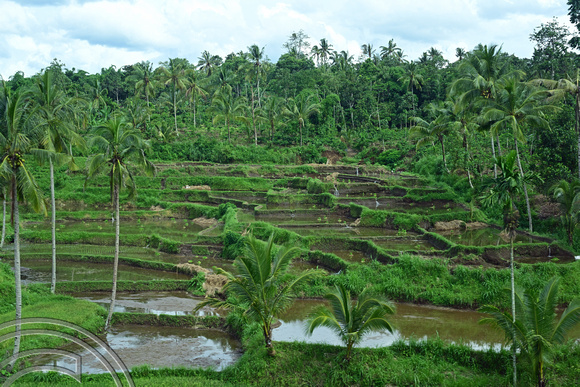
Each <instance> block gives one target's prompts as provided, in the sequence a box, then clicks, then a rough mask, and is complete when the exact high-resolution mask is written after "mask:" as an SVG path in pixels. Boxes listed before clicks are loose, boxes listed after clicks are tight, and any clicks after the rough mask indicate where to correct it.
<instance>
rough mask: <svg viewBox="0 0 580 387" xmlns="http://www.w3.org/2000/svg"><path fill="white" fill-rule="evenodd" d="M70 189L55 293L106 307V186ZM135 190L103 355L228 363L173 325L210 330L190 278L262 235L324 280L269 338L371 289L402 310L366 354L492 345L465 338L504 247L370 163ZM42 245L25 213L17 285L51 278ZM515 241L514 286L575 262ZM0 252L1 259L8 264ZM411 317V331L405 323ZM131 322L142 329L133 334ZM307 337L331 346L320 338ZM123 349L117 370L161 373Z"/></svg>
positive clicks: (207, 339)
mask: <svg viewBox="0 0 580 387" xmlns="http://www.w3.org/2000/svg"><path fill="white" fill-rule="evenodd" d="M83 184H84V178H83V176H82V175H74V174H72V175H65V174H62V175H61V176H60V178H58V180H57V192H56V194H57V214H56V217H57V234H56V237H57V261H58V263H57V280H58V285H57V291H58V292H61V293H68V294H72V295H74V296H75V297H79V298H83V299H88V300H90V301H93V302H97V303H100V304H101V305H103V306H106V305H107V303H108V300H107V298H108V292H110V288H111V277H112V265H111V262H112V260H113V251H114V222H113V219H112V213H113V211H112V206H111V205H110V201H109V194H110V193H109V187H108V180H107V179H106V178H105V177H103V178H101V179H97V180H96V181H94V182H93V183H89V184H88V185H87V187H86V189H84V188H83ZM137 187H138V197H137V198H136V199H135V200H134V201H132V202H130V203H129V202H126V201H123V197H122V211H121V219H120V227H121V250H120V262H121V265H120V270H119V281H120V282H119V286H118V290H119V292H120V293H119V296H118V300H119V301H118V303H117V307H116V308H117V309H116V311H117V312H118V313H116V314H115V316H114V319H113V321H114V324H115V325H114V329H113V331H112V332H111V333H109V334H108V336H107V340H109V342H110V343H111V345H113V346H115V345H116V346H118V347H119V348H130V347H131V346H134V342H133V341H134V340H138V339H137V338H136V337H138V338H141V339H142V340H145V341H147V340H149V341H147V346H148V348H150V351H151V352H150V354H151V356H152V357H154V358H157V357H158V358H163V356H162V353H166V352H167V351H166V350H164V349H163V348H164V347H163V346H164V345H170V344H167V343H171V342H176V341H179V340H181V339H176V338H179V337H185V336H188V333H187V332H190V334H189V336H188V337H189V338H188V340H190V341H191V340H193V341H192V343H189V342H187V344H183V345H180V348H181V349H180V350H183V351H188V350H191V348H192V347H193V348H196V351H197V352H196V355H195V356H193V355H191V356H190V355H188V354H187V353H185V354H183V353H182V354H181V358H182V359H191V358H192V356H193V357H194V358H199V359H200V361H199V362H195V361H193V362H192V361H190V360H187V361H186V362H185V363H183V362H182V363H180V362H179V359H174V360H175V361H176V362H177V363H175V362H174V363H172V364H181V365H185V366H214V367H218V368H220V367H224V366H227V365H228V364H231V363H232V362H234V361H235V360H236V359H237V357H238V356H239V352H240V344H239V343H238V342H237V341H236V340H235V338H233V337H231V336H229V335H228V334H227V333H223V334H221V333H220V334H219V335H218V334H216V333H215V332H214V333H212V331H207V330H205V331H202V330H193V329H192V328H184V327H183V326H184V325H185V326H197V327H198V328H199V327H200V325H201V326H205V327H207V326H213V327H216V326H217V327H222V326H223V323H220V322H219V321H223V313H222V314H220V312H219V311H215V310H210V309H207V310H202V311H200V312H199V314H198V316H197V317H196V316H192V310H193V308H194V307H195V305H196V304H197V303H198V302H199V300H200V299H201V298H200V297H201V296H203V295H204V294H203V293H202V292H201V291H200V289H202V287H201V284H200V283H199V281H202V282H203V281H204V280H206V281H209V278H210V277H211V274H212V272H213V271H214V270H215V268H216V267H219V268H222V269H224V270H227V271H231V270H233V265H232V263H233V259H234V258H235V256H236V254H238V253H239V251H240V248H241V246H242V236H243V235H245V233H247V232H248V231H249V230H250V229H252V230H253V232H254V234H255V235H256V236H257V237H259V238H261V239H266V238H267V237H268V236H269V235H270V234H271V233H275V235H276V240H277V243H291V244H293V245H296V246H298V247H300V249H301V253H300V256H299V257H298V258H297V259H295V260H294V263H293V267H292V273H298V272H300V271H302V270H305V269H309V268H319V269H324V270H325V272H326V275H325V276H324V277H323V278H322V279H320V280H318V281H317V283H314V284H311V285H310V286H306V287H304V288H303V289H300V291H299V294H298V295H297V296H299V297H300V298H302V299H303V300H302V301H300V302H297V303H296V306H295V307H294V308H293V309H292V310H291V311H289V312H288V313H287V314H286V315H285V316H282V317H281V318H280V327H279V328H277V330H275V333H274V339H275V340H281V341H283V340H304V339H305V338H304V336H303V334H302V333H301V332H302V329H301V328H300V329H299V328H298V327H299V326H300V324H301V322H302V321H303V320H304V318H305V315H306V313H307V311H308V310H310V309H311V308H312V303H314V304H319V303H320V301H312V299H316V298H319V297H320V296H321V295H322V294H324V293H325V292H326V289H327V287H328V286H329V285H332V284H336V283H339V282H341V281H342V282H343V283H348V284H349V287H350V288H351V289H352V290H353V292H355V293H356V292H360V291H362V289H364V288H365V287H367V286H372V287H374V288H375V290H377V291H379V292H381V293H383V294H385V295H387V296H388V297H390V298H391V299H394V300H396V301H398V302H403V303H402V304H400V305H399V307H398V309H399V316H398V318H399V319H400V320H399V321H398V325H400V327H401V329H399V330H398V331H397V332H396V333H395V335H394V336H392V337H391V338H390V339H389V338H385V336H382V337H381V336H378V337H374V338H373V337H371V338H370V339H369V340H370V342H369V343H367V345H368V346H377V345H386V344H388V343H389V342H392V341H393V340H394V339H400V338H403V339H405V338H409V337H418V338H422V337H426V336H432V335H435V334H437V332H443V331H444V332H443V333H442V337H443V338H444V339H447V340H450V341H464V342H471V343H473V344H474V345H475V346H490V345H495V344H497V343H499V342H501V336H500V335H497V336H493V335H489V333H485V332H482V331H481V329H480V328H474V327H477V324H476V321H477V319H478V318H479V315H478V314H477V313H476V312H474V311H473V309H474V308H476V307H477V306H479V305H482V304H484V303H493V302H499V301H500V300H502V297H505V296H504V295H503V293H502V291H501V288H502V287H503V285H504V284H506V283H507V280H508V277H509V274H508V272H507V270H505V268H507V266H508V263H509V243H508V241H507V239H505V238H504V236H503V235H502V233H501V230H500V228H499V227H498V226H495V225H490V224H487V223H486V219H485V216H484V215H483V214H482V213H481V212H480V211H479V210H477V209H473V208H470V207H469V206H467V205H465V204H463V203H460V202H458V201H457V200H456V199H457V198H456V197H455V195H454V194H453V193H452V192H450V191H448V190H447V189H445V188H441V187H438V186H434V185H432V184H430V183H429V182H428V181H427V180H425V179H422V178H420V177H417V176H412V175H406V174H396V173H387V172H385V171H384V170H382V169H378V168H374V167H354V166H330V165H328V166H327V165H318V166H251V165H250V166H248V165H240V166H235V165H234V166H231V165H228V166H220V165H202V164H167V165H158V173H157V176H156V177H153V178H147V177H137ZM50 235H51V232H50V222H49V220H48V219H47V218H45V217H44V216H42V215H37V214H33V213H25V214H24V220H23V222H22V231H21V236H22V248H21V251H22V266H23V269H22V270H23V271H22V278H23V280H24V283H25V284H26V283H34V282H49V281H50V254H51V246H50V238H51V237H50ZM515 242H516V244H515V261H516V262H517V263H518V268H519V270H520V271H521V272H522V274H521V277H522V278H524V280H525V278H527V277H526V273H534V272H537V271H548V272H558V273H559V274H560V275H563V276H564V277H565V276H566V273H567V270H568V268H569V267H572V266H574V265H578V263H577V262H575V259H574V256H573V254H571V253H570V252H569V251H566V250H564V249H562V248H561V247H560V246H559V245H558V244H557V243H555V242H554V241H552V240H550V239H548V238H545V237H539V236H535V235H529V234H527V233H523V232H521V233H518V236H517V238H516V240H515ZM9 249H10V246H9V247H8V251H4V256H5V260H6V261H8V262H9V261H10V254H11V252H10V251H9ZM200 273H203V275H202V276H201V277H200ZM565 278H566V277H565ZM211 287H212V284H208V286H206V287H204V288H203V289H210V288H211ZM192 289H194V291H193V292H194V293H195V294H194V295H192V294H191V291H192ZM188 290H189V291H190V292H187V291H188ZM195 296H197V298H196V297H195ZM569 296H574V295H569ZM410 303H412V304H410ZM418 304H423V305H424V304H429V306H421V305H418ZM434 305H438V306H445V307H454V308H459V309H449V308H446V309H441V308H436V307H434ZM461 309H463V310H461ZM466 309H467V310H466ZM167 315H169V316H172V318H173V319H180V318H181V319H190V320H183V321H186V322H187V323H185V322H183V323H178V324H176V323H175V320H171V319H165V320H164V321H165V323H164V322H163V321H162V320H163V318H161V317H160V316H167ZM144 316H145V317H144ZM147 316H149V317H147ZM151 316H156V317H155V318H151ZM192 318H194V319H193V320H191V319H192ZM418 318H420V319H421V321H422V323H421V324H416V323H414V322H416V321H418V320H417V319H418ZM203 319H210V320H211V319H213V320H211V321H210V320H207V321H206V320H203ZM220 319H221V320H220ZM142 321H145V323H144V324H145V325H146V327H143V326H141V325H139V324H141V322H142ZM168 321H170V323H168ZM171 321H173V322H171ZM204 321H205V322H204ZM208 321H209V322H208ZM136 324H137V325H136ZM220 324H221V325H220ZM438 324H439V325H438ZM466 324H467V325H466ZM470 324H471V325H470ZM167 325H180V326H181V328H176V327H170V326H167ZM443 326H445V327H446V328H445V329H443V328H442V327H443ZM449 327H451V328H449ZM454 327H455V328H454ZM188 329H189V331H188ZM155 332H157V333H156V334H154V333H155ZM193 332H195V334H193ZM220 335H221V336H220ZM109 336H110V337H109ZM141 339H139V340H141ZM317 339H319V340H321V341H325V342H329V343H334V341H333V340H335V339H332V338H331V337H330V335H328V338H327V339H326V338H325V337H324V334H321V336H319V337H318V338H317ZM193 342H195V343H197V344H195V343H193ZM114 343H116V344H114ZM163 343H165V344H163ZM155 348H157V349H155ZM200 348H201V349H200ZM156 351H157V352H159V356H157V355H155V353H157V352H156ZM125 352H126V353H125ZM125 352H124V356H125V357H128V358H129V359H130V360H128V364H129V365H138V364H142V363H143V362H147V363H148V364H152V365H154V366H163V365H164V364H161V363H159V364H155V363H154V362H151V361H146V359H142V358H140V357H138V356H136V355H131V351H130V350H128V351H125ZM132 356H133V357H132ZM183 361H185V360H183Z"/></svg>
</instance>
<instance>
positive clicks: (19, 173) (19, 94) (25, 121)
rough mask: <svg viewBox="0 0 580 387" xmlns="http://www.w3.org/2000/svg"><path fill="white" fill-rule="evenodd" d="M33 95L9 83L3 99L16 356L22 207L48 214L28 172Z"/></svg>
mask: <svg viewBox="0 0 580 387" xmlns="http://www.w3.org/2000/svg"><path fill="white" fill-rule="evenodd" d="M30 102H31V99H30V95H29V94H28V93H27V92H24V91H22V90H20V89H19V90H17V91H15V92H12V91H11V90H10V89H9V88H8V85H7V84H6V83H4V84H3V92H2V94H1V95H0V152H1V154H0V157H1V162H0V175H2V179H4V180H5V181H7V182H8V190H9V195H10V197H11V199H12V200H11V202H12V219H11V220H12V225H13V227H14V280H15V295H16V300H15V309H16V316H15V319H16V326H15V331H16V337H15V340H14V354H15V355H16V354H18V352H19V351H20V339H21V338H20V331H21V326H20V319H21V318H22V283H21V270H20V212H19V203H27V204H28V205H29V206H30V207H31V208H32V209H34V210H35V211H37V212H41V211H42V212H44V213H46V208H45V205H44V199H43V197H42V193H41V191H40V189H39V187H38V185H37V184H36V181H35V180H34V177H33V176H32V174H31V173H30V171H29V170H28V169H27V168H26V163H25V159H24V157H25V156H24V155H25V154H27V152H28V151H29V150H30V148H31V147H32V145H33V144H35V142H36V140H37V139H36V138H35V137H36V134H37V133H35V130H34V129H35V128H34V125H33V124H32V122H31V106H30Z"/></svg>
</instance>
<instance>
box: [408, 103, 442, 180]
mask: <svg viewBox="0 0 580 387" xmlns="http://www.w3.org/2000/svg"><path fill="white" fill-rule="evenodd" d="M411 122H412V123H414V125H413V126H411V127H410V128H409V138H411V139H418V140H417V145H416V148H417V149H419V148H420V147H422V146H425V145H430V144H433V143H434V142H435V141H437V142H439V144H440V145H441V154H442V156H443V167H444V168H445V170H446V171H447V172H449V169H448V168H447V161H446V159H445V142H444V140H445V136H446V135H448V134H449V133H450V132H451V130H450V129H451V128H450V126H449V125H448V121H447V120H446V117H445V116H444V115H443V114H438V115H437V117H435V118H434V119H432V120H431V121H427V120H424V119H423V118H421V117H411Z"/></svg>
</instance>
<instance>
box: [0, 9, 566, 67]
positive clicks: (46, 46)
mask: <svg viewBox="0 0 580 387" xmlns="http://www.w3.org/2000/svg"><path fill="white" fill-rule="evenodd" d="M0 9H1V10H2V12H0V74H3V75H4V76H5V77H6V76H10V75H12V74H14V73H15V72H16V71H18V70H22V71H24V72H25V74H26V75H31V74H34V73H36V72H38V71H39V70H40V69H41V68H43V67H46V66H47V65H48V64H49V63H50V61H51V60H52V59H53V58H58V59H59V60H61V61H62V62H64V63H65V64H66V66H67V67H69V68H72V67H75V68H77V69H84V70H86V71H89V72H98V71H100V69H101V68H103V67H108V66H110V65H111V64H114V65H116V66H118V67H120V66H123V65H126V64H133V63H136V62H139V61H141V60H150V61H152V62H153V63H155V64H157V63H158V62H159V61H165V60H167V59H168V58H170V57H176V56H179V57H185V58H187V59H188V60H189V61H190V62H194V63H195V62H197V58H198V57H199V56H200V54H201V52H202V51H204V50H208V51H210V52H211V53H212V54H218V55H221V56H222V57H223V56H225V55H227V54H229V53H230V52H239V51H241V50H246V48H247V47H248V46H249V45H251V44H258V45H259V46H260V47H262V46H265V47H266V50H265V51H266V55H267V56H268V57H270V58H271V59H272V60H274V61H275V60H277V58H278V57H279V56H280V54H282V53H283V51H284V49H283V48H282V44H283V43H284V42H285V41H286V40H287V39H288V36H289V35H290V34H291V33H292V32H293V31H298V30H300V29H303V30H304V32H305V33H306V34H308V35H309V36H310V38H311V39H310V41H311V43H312V44H317V43H318V42H319V41H320V39H321V38H327V39H328V40H329V42H330V43H331V44H332V45H333V47H334V49H336V50H338V51H341V50H348V51H349V53H350V54H351V55H354V56H355V58H356V57H358V55H359V54H360V45H361V44H363V43H371V44H373V45H374V46H375V48H376V49H377V50H378V49H379V47H380V46H381V45H385V44H387V42H388V41H389V39H391V38H394V39H395V42H396V43H397V45H398V46H399V47H401V48H402V49H403V50H404V51H405V53H406V54H407V55H408V59H416V58H418V57H419V56H420V55H421V53H422V52H424V51H426V50H428V49H429V47H431V46H434V47H436V48H439V49H441V50H442V51H443V52H444V54H445V55H446V57H447V59H449V60H454V59H455V48H456V47H463V48H465V49H467V50H470V49H472V48H473V47H474V46H475V45H476V44H478V43H483V44H489V43H498V44H503V47H504V51H506V52H509V53H515V54H516V55H518V56H520V57H530V56H531V55H532V52H533V44H532V43H531V42H530V41H529V35H530V33H532V31H533V29H534V28H536V27H538V26H539V25H540V24H541V23H545V22H547V21H549V20H551V19H552V16H559V17H561V18H560V22H562V23H565V22H566V21H567V17H566V12H567V5H566V1H565V0H511V1H507V0H440V1H436V0H415V1H413V2H402V1H384V0H366V1H360V2H353V1H347V0H335V1H330V0H320V1H317V2H313V1H311V0H309V1H306V0H293V1H289V0H286V1H277V2H272V1H266V0H212V1H207V0H168V1H163V2H160V1H157V0H119V1H115V0H94V1H79V0H68V1H67V0H61V1H57V2H54V1H40V2H39V1H25V2H22V1H20V2H18V3H16V2H14V1H6V0H0Z"/></svg>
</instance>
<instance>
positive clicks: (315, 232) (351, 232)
mask: <svg viewBox="0 0 580 387" xmlns="http://www.w3.org/2000/svg"><path fill="white" fill-rule="evenodd" d="M342 220H344V219H342ZM349 222H350V221H349ZM280 227H281V228H285V229H287V230H290V231H293V232H295V233H297V234H299V235H302V236H341V237H353V238H356V237H374V236H395V235H397V230H389V229H386V228H374V227H347V226H346V225H336V226H335V225H321V226H320V227H315V226H312V225H306V226H297V227H292V226H291V225H288V224H284V225H281V226H280Z"/></svg>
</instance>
